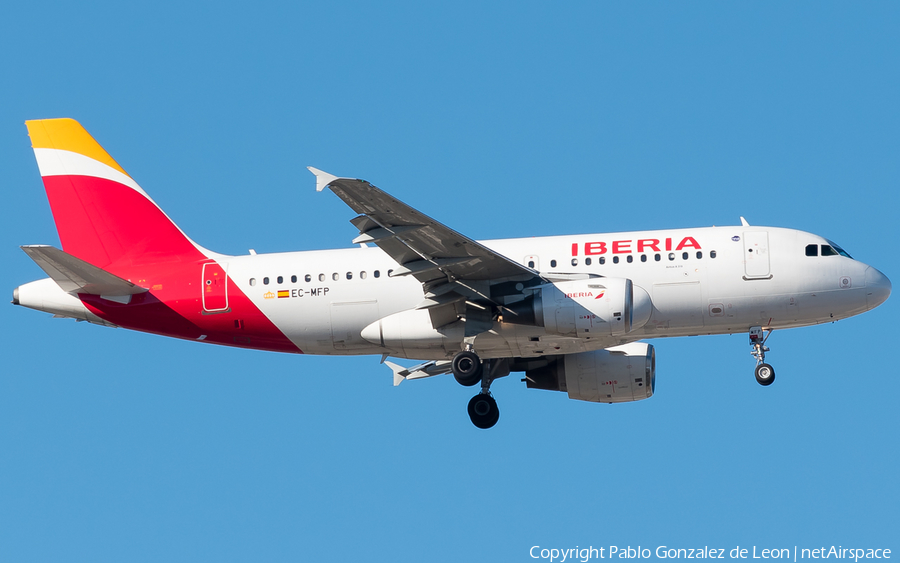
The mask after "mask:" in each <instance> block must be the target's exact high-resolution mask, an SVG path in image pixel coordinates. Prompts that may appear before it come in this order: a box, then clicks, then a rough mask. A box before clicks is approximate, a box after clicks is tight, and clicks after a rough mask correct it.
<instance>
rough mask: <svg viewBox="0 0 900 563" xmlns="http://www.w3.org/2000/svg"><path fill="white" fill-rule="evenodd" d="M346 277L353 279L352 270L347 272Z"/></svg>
mask: <svg viewBox="0 0 900 563" xmlns="http://www.w3.org/2000/svg"><path fill="white" fill-rule="evenodd" d="M347 279H348V280H352V279H353V272H347Z"/></svg>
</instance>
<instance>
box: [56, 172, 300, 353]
mask: <svg viewBox="0 0 900 563" xmlns="http://www.w3.org/2000/svg"><path fill="white" fill-rule="evenodd" d="M44 186H45V187H46V189H47V196H48V198H49V200H50V207H51V209H52V210H53V218H54V220H55V221H56V226H57V229H58V230H59V237H60V240H61V242H62V245H63V250H65V251H66V252H68V253H70V254H73V255H75V256H77V257H78V258H81V259H82V260H85V261H86V262H89V263H91V264H94V265H95V266H98V267H101V268H103V269H104V270H106V271H108V272H110V273H113V274H115V275H117V276H119V277H122V278H124V279H127V280H129V281H131V282H132V283H135V284H137V285H139V286H141V287H146V288H149V289H150V291H149V292H147V293H142V294H138V295H135V296H133V297H132V299H131V302H130V303H129V304H128V305H122V304H119V303H116V302H113V301H108V300H106V299H102V298H100V297H99V296H96V295H87V294H81V295H79V297H80V298H81V300H82V302H84V304H85V306H86V307H87V308H88V309H89V310H90V311H91V312H92V313H94V314H95V315H97V316H98V317H100V318H102V319H104V320H106V321H109V322H111V323H113V324H116V325H118V326H121V327H123V328H128V329H132V330H139V331H142V332H150V333H154V334H161V335H164V336H173V337H176V338H184V339H188V340H198V339H200V338H201V337H203V341H204V342H211V343H215V344H223V345H226V346H239V347H243V348H254V349H262V350H272V351H277V352H293V353H301V352H300V350H299V349H298V348H297V346H296V345H294V343H293V342H291V341H290V340H289V339H288V338H287V336H285V335H284V333H282V332H281V331H280V330H279V329H278V327H276V326H275V325H274V324H273V323H272V321H271V320H269V318H268V317H266V316H265V315H264V314H263V313H262V312H261V311H260V310H259V308H258V307H256V305H254V304H253V302H252V301H250V299H249V298H248V297H247V296H246V295H245V294H244V293H243V292H242V291H241V290H240V288H238V286H237V284H235V283H234V282H233V280H231V279H229V280H228V284H227V287H228V309H227V310H225V311H222V312H215V313H208V312H205V311H204V309H203V289H204V288H203V283H202V276H203V264H205V263H209V262H212V261H213V260H210V259H209V258H208V257H206V256H205V255H204V254H203V253H202V252H201V251H200V250H199V249H197V247H196V246H194V244H193V243H191V241H190V240H188V239H187V237H185V236H184V234H183V233H182V232H181V231H180V230H179V229H178V227H176V226H175V224H174V223H172V221H171V220H169V218H168V217H166V215H165V214H164V213H163V212H162V211H161V210H160V209H159V208H158V207H157V206H156V205H155V204H154V203H153V202H152V201H150V200H149V199H147V198H146V197H145V196H144V195H143V194H141V193H140V192H138V191H135V190H134V189H132V188H130V187H128V186H124V185H122V184H120V183H118V182H114V181H111V180H105V179H102V178H95V177H89V176H47V177H44Z"/></svg>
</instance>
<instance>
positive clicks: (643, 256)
mask: <svg viewBox="0 0 900 563" xmlns="http://www.w3.org/2000/svg"><path fill="white" fill-rule="evenodd" d="M646 261H647V255H646V254H641V262H646Z"/></svg>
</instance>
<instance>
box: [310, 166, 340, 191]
mask: <svg viewBox="0 0 900 563" xmlns="http://www.w3.org/2000/svg"><path fill="white" fill-rule="evenodd" d="M307 168H308V169H309V171H310V172H312V173H313V174H315V175H316V191H317V192H321V191H322V190H324V189H325V188H327V187H328V184H330V183H332V182H334V181H335V180H337V179H338V177H337V176H332V175H331V174H329V173H328V172H324V171H322V170H319V169H318V168H313V167H312V166H307Z"/></svg>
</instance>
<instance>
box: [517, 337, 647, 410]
mask: <svg viewBox="0 0 900 563" xmlns="http://www.w3.org/2000/svg"><path fill="white" fill-rule="evenodd" d="M525 382H526V385H527V386H528V388H529V389H547V390H550V391H566V392H567V393H568V394H569V398H570V399H578V400H579V401H592V402H595V403H627V402H631V401H640V400H642V399H648V398H650V397H652V396H653V391H654V390H655V388H656V353H655V352H654V351H653V346H651V345H650V344H647V343H645V342H632V343H630V344H623V345H622V346H615V347H613V348H607V349H605V350H596V351H594V352H581V353H579V354H567V355H565V356H561V357H559V358H558V359H556V360H553V361H551V362H550V363H549V364H547V365H544V366H541V367H535V368H532V369H526V371H525Z"/></svg>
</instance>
